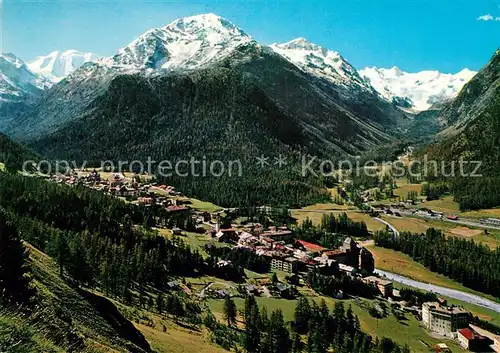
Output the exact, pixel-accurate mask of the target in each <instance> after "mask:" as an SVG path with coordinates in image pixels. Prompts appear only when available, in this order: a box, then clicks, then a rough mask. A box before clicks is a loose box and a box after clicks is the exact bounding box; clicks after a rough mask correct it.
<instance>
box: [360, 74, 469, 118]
mask: <svg viewBox="0 0 500 353" xmlns="http://www.w3.org/2000/svg"><path fill="white" fill-rule="evenodd" d="M359 72H360V75H361V76H363V77H365V78H366V79H367V81H368V82H369V83H370V84H371V85H372V86H373V87H374V88H375V89H376V90H377V92H378V93H379V94H380V95H381V96H382V97H383V98H384V99H386V100H387V101H389V102H392V103H394V104H396V105H398V106H400V107H401V108H402V109H408V110H409V111H411V112H421V111H425V110H429V109H432V108H435V107H436V106H440V105H442V104H445V103H446V102H447V101H449V100H451V99H453V98H455V97H456V96H457V95H458V93H459V92H460V90H461V89H462V87H463V86H464V85H465V84H466V83H467V82H468V81H469V80H470V79H471V78H472V77H474V75H475V74H476V72H475V71H471V70H469V69H466V68H465V69H462V70H461V71H459V72H457V73H456V74H445V73H441V72H439V71H437V70H423V71H419V72H414V73H410V72H406V71H403V70H401V69H399V68H398V67H396V66H394V67H392V68H390V69H384V68H377V67H366V68H364V69H362V70H360V71H359Z"/></svg>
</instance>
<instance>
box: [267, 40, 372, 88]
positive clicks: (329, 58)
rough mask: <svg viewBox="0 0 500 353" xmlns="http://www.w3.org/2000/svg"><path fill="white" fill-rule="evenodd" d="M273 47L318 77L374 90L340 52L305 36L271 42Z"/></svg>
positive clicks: (348, 85)
mask: <svg viewBox="0 0 500 353" xmlns="http://www.w3.org/2000/svg"><path fill="white" fill-rule="evenodd" d="M271 48H272V49H273V50H274V51H275V52H277V53H278V54H281V55H282V56H283V57H285V58H286V59H288V60H289V61H291V62H292V63H294V64H295V65H297V66H298V67H299V68H301V69H302V70H304V71H306V72H308V73H310V74H312V75H314V76H316V77H321V78H324V79H326V80H328V81H330V82H332V83H334V84H337V85H343V86H347V87H352V86H353V85H355V86H359V87H362V88H364V89H366V90H372V88H371V87H370V85H369V84H368V83H367V82H366V81H365V80H363V78H362V77H361V76H360V75H359V73H358V72H357V70H356V69H355V68H354V67H353V66H352V65H351V64H350V63H349V62H347V60H345V59H344V58H343V57H342V56H341V55H340V54H339V53H338V52H336V51H333V50H329V49H326V48H323V47H321V46H319V45H317V44H314V43H311V42H309V41H308V40H307V39H305V38H302V37H301V38H296V39H294V40H292V41H290V42H287V43H283V44H277V43H275V44H271Z"/></svg>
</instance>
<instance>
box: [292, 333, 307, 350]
mask: <svg viewBox="0 0 500 353" xmlns="http://www.w3.org/2000/svg"><path fill="white" fill-rule="evenodd" d="M303 349H304V342H302V340H301V339H300V335H299V334H298V333H297V332H294V333H293V336H292V353H301V352H302V350H303Z"/></svg>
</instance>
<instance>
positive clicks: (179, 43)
mask: <svg viewBox="0 0 500 353" xmlns="http://www.w3.org/2000/svg"><path fill="white" fill-rule="evenodd" d="M251 40H252V38H251V37H250V36H249V35H247V34H246V33H245V32H243V31H242V30H241V29H240V28H238V27H237V26H235V25H234V24H232V23H231V22H229V21H228V20H226V19H224V18H222V17H220V16H217V15H215V14H212V13H209V14H202V15H197V16H191V17H185V18H180V19H177V20H175V21H174V22H172V23H170V24H169V25H167V26H165V27H161V28H155V29H151V30H149V31H147V32H146V33H144V34H143V35H141V36H140V37H139V38H137V39H136V40H134V41H133V42H132V43H130V44H129V45H127V46H126V47H125V48H123V49H120V50H119V52H118V54H117V55H115V56H113V57H111V58H108V59H104V60H103V62H104V63H105V64H106V65H108V66H110V67H113V68H116V69H119V70H121V71H138V70H139V71H140V70H148V69H149V70H154V69H178V68H182V69H193V68H198V67H202V66H204V65H206V64H207V63H209V62H212V61H214V60H219V59H221V58H223V57H225V56H226V55H227V54H229V53H230V52H231V51H233V50H234V49H235V48H236V47H238V46H239V45H241V44H243V43H247V42H249V41H251Z"/></svg>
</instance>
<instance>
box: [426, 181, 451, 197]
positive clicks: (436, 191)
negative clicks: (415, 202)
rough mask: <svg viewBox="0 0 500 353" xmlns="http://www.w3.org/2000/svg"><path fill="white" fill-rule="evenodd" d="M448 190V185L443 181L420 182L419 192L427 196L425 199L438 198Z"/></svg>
mask: <svg viewBox="0 0 500 353" xmlns="http://www.w3.org/2000/svg"><path fill="white" fill-rule="evenodd" d="M447 192H448V185H447V183H445V182H438V183H436V182H427V183H424V184H422V191H421V194H422V195H423V196H427V201H432V200H438V199H439V198H441V196H443V195H444V194H445V193H447Z"/></svg>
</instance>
